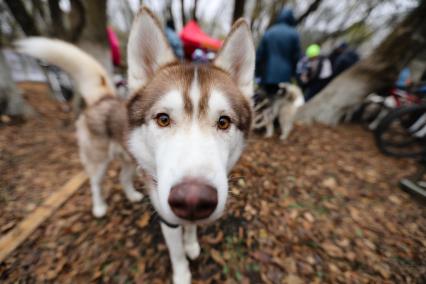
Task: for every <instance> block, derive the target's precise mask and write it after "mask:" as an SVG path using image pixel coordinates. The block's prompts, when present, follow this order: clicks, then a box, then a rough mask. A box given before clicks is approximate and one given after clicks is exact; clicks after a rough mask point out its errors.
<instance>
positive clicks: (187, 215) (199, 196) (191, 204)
mask: <svg viewBox="0 0 426 284" xmlns="http://www.w3.org/2000/svg"><path fill="white" fill-rule="evenodd" d="M169 205H170V207H171V209H172V211H173V213H175V214H176V216H178V217H179V218H182V219H185V220H191V221H195V220H200V219H204V218H207V217H209V216H210V215H211V214H212V213H213V211H214V210H215V209H216V206H217V190H216V189H215V188H214V187H212V186H211V185H209V184H207V183H205V182H203V181H201V180H198V179H185V180H184V181H183V182H181V183H179V184H177V185H175V186H173V187H172V189H171V191H170V194H169Z"/></svg>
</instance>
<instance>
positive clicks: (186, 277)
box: [173, 268, 191, 284]
mask: <svg viewBox="0 0 426 284" xmlns="http://www.w3.org/2000/svg"><path fill="white" fill-rule="evenodd" d="M173 284H191V272H190V271H189V269H188V268H187V269H185V270H181V271H179V272H175V273H173Z"/></svg>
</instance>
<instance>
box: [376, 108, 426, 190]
mask: <svg viewBox="0 0 426 284" xmlns="http://www.w3.org/2000/svg"><path fill="white" fill-rule="evenodd" d="M374 135H375V140H376V143H377V146H378V148H379V149H380V150H381V151H382V152H383V153H384V154H387V155H390V156H394V157H400V158H401V157H405V158H414V159H417V160H418V161H419V164H420V167H419V170H418V172H417V173H416V174H415V175H414V176H412V177H407V178H404V179H402V180H400V186H401V188H402V189H403V190H405V191H407V192H409V193H412V194H416V195H419V196H422V197H423V198H426V178H425V173H426V102H423V103H422V104H418V105H411V106H406V107H401V108H398V109H395V110H393V111H392V112H390V113H389V114H388V115H387V116H386V117H385V118H383V119H382V121H381V122H380V123H379V125H378V127H377V128H376V130H375V131H374Z"/></svg>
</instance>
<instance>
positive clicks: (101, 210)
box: [92, 204, 107, 218]
mask: <svg viewBox="0 0 426 284" xmlns="http://www.w3.org/2000/svg"><path fill="white" fill-rule="evenodd" d="M106 212H107V206H106V204H98V205H96V206H95V205H94V206H93V208H92V214H93V216H95V217H96V218H102V217H104V216H105V214H106Z"/></svg>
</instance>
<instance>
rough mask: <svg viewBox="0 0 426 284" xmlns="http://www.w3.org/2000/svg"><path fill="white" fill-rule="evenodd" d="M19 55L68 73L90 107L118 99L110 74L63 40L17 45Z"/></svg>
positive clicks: (37, 39)
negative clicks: (108, 99)
mask: <svg viewBox="0 0 426 284" xmlns="http://www.w3.org/2000/svg"><path fill="white" fill-rule="evenodd" d="M14 45H15V48H16V50H17V51H19V52H22V53H24V54H28V55H31V56H33V57H35V58H38V59H41V60H43V61H46V62H47V63H49V64H53V65H56V66H58V67H60V68H61V69H62V70H64V71H65V72H66V73H68V74H69V75H70V76H71V77H72V79H73V81H74V83H75V85H76V87H77V89H78V91H79V92H80V94H81V95H82V96H83V98H84V100H85V101H86V103H87V104H88V105H92V104H93V103H95V102H96V101H98V100H99V99H100V98H102V97H104V96H111V95H113V96H115V94H116V92H115V87H114V85H113V84H112V82H111V80H110V78H109V76H108V74H107V72H106V71H105V69H104V68H103V67H102V66H101V64H99V63H98V62H97V61H96V60H95V59H94V58H93V57H92V56H90V55H89V54H87V53H86V52H84V51H83V50H81V49H79V48H78V47H76V46H74V45H72V44H69V43H66V42H64V41H61V40H56V39H48V38H43V37H29V38H25V39H21V40H18V41H16V42H15V43H14Z"/></svg>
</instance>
